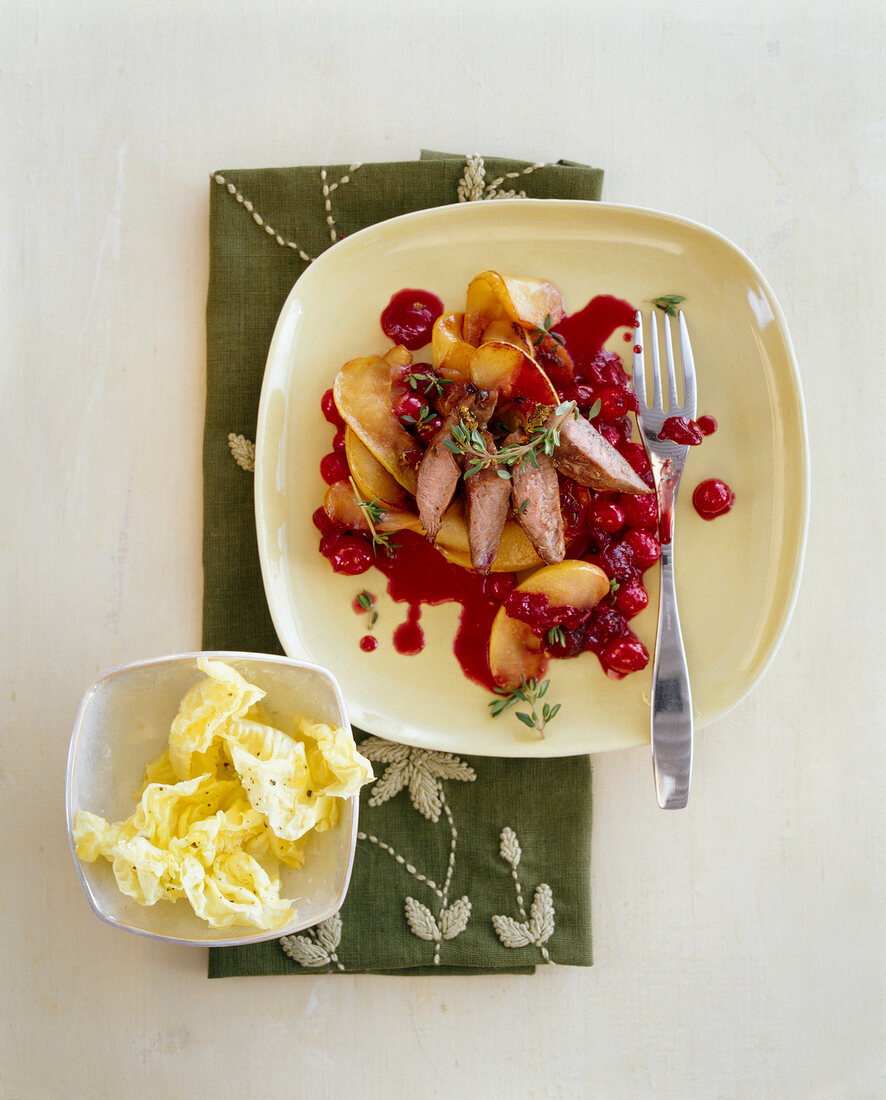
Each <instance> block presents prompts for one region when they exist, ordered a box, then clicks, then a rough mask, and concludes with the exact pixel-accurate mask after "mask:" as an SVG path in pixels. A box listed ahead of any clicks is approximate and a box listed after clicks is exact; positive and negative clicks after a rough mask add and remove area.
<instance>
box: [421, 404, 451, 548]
mask: <svg viewBox="0 0 886 1100" xmlns="http://www.w3.org/2000/svg"><path fill="white" fill-rule="evenodd" d="M458 421H459V415H458V412H457V411H456V412H452V413H450V414H449V416H447V417H446V419H445V420H444V421H443V423H442V424H441V425H440V427H439V428H438V430H437V433H436V435H435V436H434V438H433V439H432V440H431V442H430V444H429V446H428V449H427V450H426V451H425V453H424V457H423V458H422V460H421V463H420V464H419V467H418V483H417V485H416V488H415V501H416V504H417V505H418V518H419V519H420V520H421V525H422V527H424V529H425V537H426V538H427V540H428V542H433V541H434V540H435V539H436V537H437V534H438V532H439V530H440V523H441V522H442V520H443V515H444V513H445V512H446V509H447V508H448V507H449V505H450V504H451V503H452V498H453V497H454V496H455V490H456V488H457V487H458V479H459V478H460V477H461V465H460V463H459V461H458V458H457V457H456V456H455V455H454V454H453V453H452V451H450V449H449V448H448V447H447V446H446V440H447V439H449V438H450V432H451V431H452V426H453V424H457V423H458Z"/></svg>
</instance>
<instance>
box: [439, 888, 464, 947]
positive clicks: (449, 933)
mask: <svg viewBox="0 0 886 1100" xmlns="http://www.w3.org/2000/svg"><path fill="white" fill-rule="evenodd" d="M470 918H471V903H470V901H469V900H468V898H467V896H465V897H461V898H459V899H458V901H454V902H453V903H452V905H450V906H449V907H448V908H447V909H444V910H443V912H442V913H441V914H440V933H441V935H442V936H443V939H444V940H454V939H455V937H456V936H458V935H459V934H460V933H461V932H464V930H465V928H467V926H468V921H469V920H470Z"/></svg>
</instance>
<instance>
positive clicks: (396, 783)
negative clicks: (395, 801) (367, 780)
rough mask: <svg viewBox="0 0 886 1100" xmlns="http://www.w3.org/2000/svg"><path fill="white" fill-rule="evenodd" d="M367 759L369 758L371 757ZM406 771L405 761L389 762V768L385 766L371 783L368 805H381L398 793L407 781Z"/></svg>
mask: <svg viewBox="0 0 886 1100" xmlns="http://www.w3.org/2000/svg"><path fill="white" fill-rule="evenodd" d="M361 752H362V745H361ZM363 755H364V756H365V755H366V754H365V753H364V754H363ZM368 759H370V760H371V759H372V757H369V758H368ZM406 772H407V765H406V764H405V762H404V763H402V764H391V766H390V767H389V768H386V769H385V772H384V774H383V775H382V776H381V777H380V778H379V779H377V780H376V781H375V784H374V785H373V788H372V794H371V795H370V796H369V805H370V806H382V805H384V803H385V802H387V801H388V799H389V798H393V797H394V795H395V794H399V793H400V791H402V790H403V788H404V787H405V786H406V784H407V782H408V779H407V774H406Z"/></svg>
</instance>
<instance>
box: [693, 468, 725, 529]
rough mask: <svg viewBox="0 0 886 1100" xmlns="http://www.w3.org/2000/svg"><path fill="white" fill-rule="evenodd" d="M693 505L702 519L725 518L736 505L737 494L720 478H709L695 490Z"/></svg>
mask: <svg viewBox="0 0 886 1100" xmlns="http://www.w3.org/2000/svg"><path fill="white" fill-rule="evenodd" d="M692 503H693V505H694V506H695V510H696V512H698V514H699V515H700V516H701V518H702V519H716V518H717V516H725V515H726V513H727V512H728V511H730V510H731V508H732V505H733V504H734V503H735V493H733V491H732V490H731V489H730V488H729V486H728V485H727V484H726V482H725V481H721V480H720V479H719V478H718V477H712V478H708V480H707V481H703V482H702V483H701V484H700V485H698V486H697V487H696V489H695V492H694V493H693V494H692Z"/></svg>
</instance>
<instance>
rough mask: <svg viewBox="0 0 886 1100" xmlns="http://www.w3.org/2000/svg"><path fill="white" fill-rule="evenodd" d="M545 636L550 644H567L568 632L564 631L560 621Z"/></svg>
mask: <svg viewBox="0 0 886 1100" xmlns="http://www.w3.org/2000/svg"><path fill="white" fill-rule="evenodd" d="M545 638H546V640H547V642H548V645H561V646H565V645H566V634H565V633H564V631H563V627H562V626H560V624H559V623H558V624H557V625H556V626H552V627H551V628H550V629H549V630H548V631H547V633H546V634H545Z"/></svg>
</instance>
